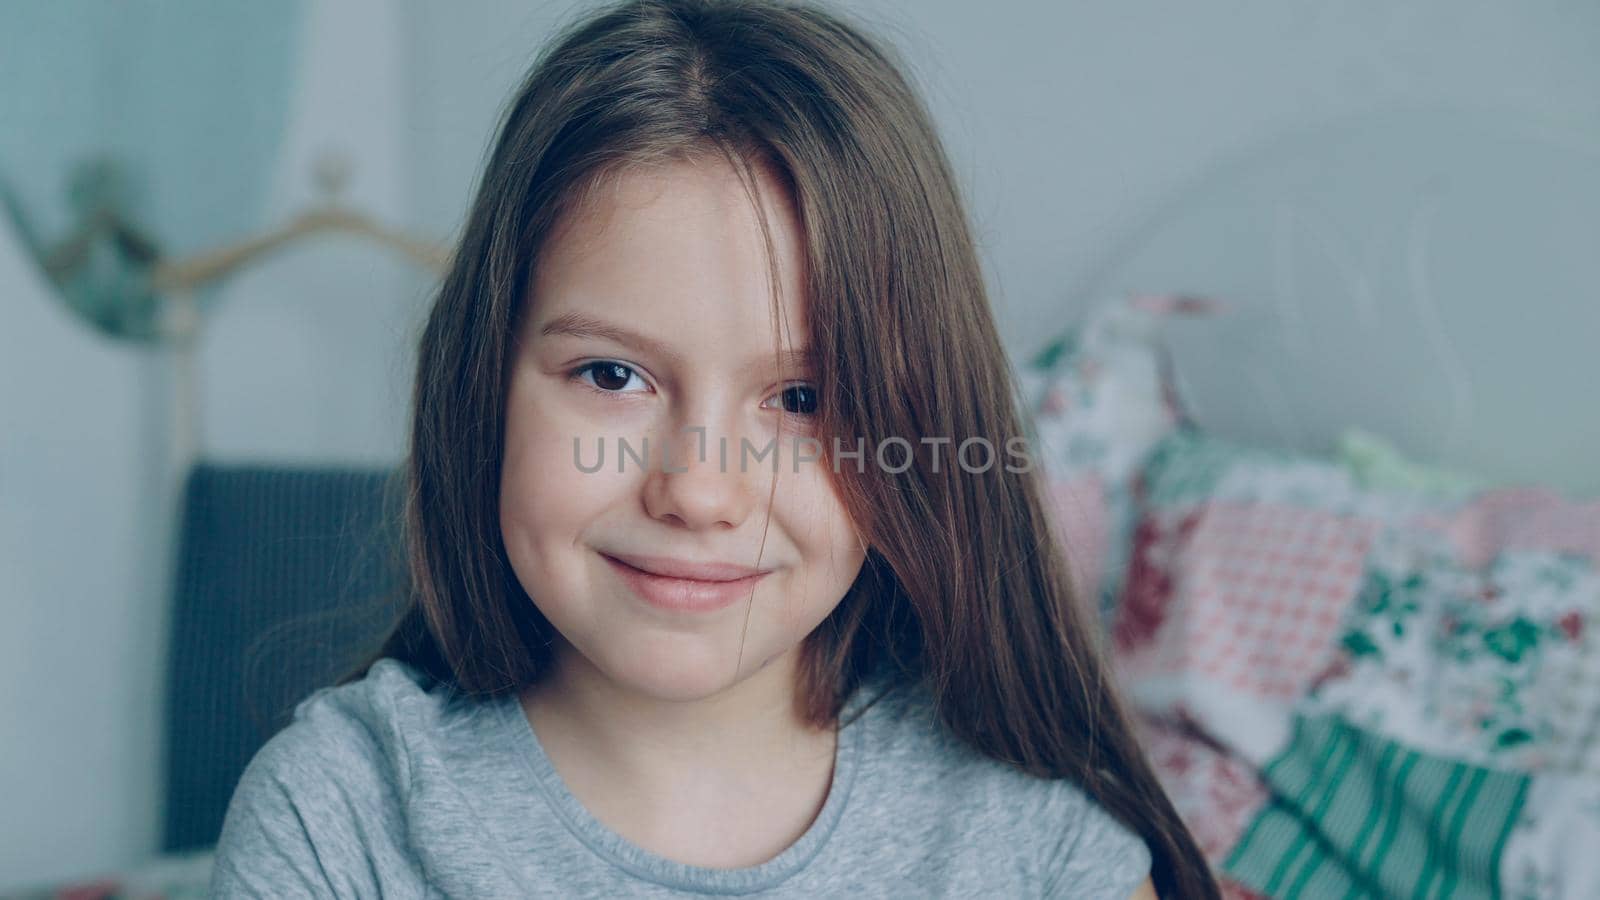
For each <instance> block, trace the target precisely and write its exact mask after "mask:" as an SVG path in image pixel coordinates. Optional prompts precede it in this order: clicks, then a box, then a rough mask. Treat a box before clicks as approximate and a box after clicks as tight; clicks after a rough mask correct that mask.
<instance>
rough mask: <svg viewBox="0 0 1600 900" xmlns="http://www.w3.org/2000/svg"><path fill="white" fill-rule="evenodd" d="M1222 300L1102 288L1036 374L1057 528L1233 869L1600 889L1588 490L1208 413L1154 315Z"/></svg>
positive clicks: (1128, 680) (1337, 890)
mask: <svg viewBox="0 0 1600 900" xmlns="http://www.w3.org/2000/svg"><path fill="white" fill-rule="evenodd" d="M1217 311H1219V310H1218V308H1217V307H1216V306H1215V305H1214V304H1210V303H1207V302H1204V301H1198V300H1192V299H1187V298H1171V297H1147V298H1137V299H1135V300H1133V301H1131V302H1114V303H1112V304H1108V305H1106V306H1104V307H1102V308H1100V309H1098V310H1097V311H1096V312H1095V313H1094V314H1093V315H1091V316H1090V317H1089V318H1088V319H1087V320H1086V321H1085V322H1083V323H1081V324H1080V326H1079V327H1077V328H1076V329H1074V330H1073V331H1072V332H1071V333H1070V334H1069V335H1067V336H1066V337H1065V338H1064V339H1063V341H1061V342H1059V343H1058V344H1057V345H1056V346H1055V347H1053V348H1052V349H1051V351H1050V352H1049V353H1047V354H1046V356H1045V357H1044V358H1042V359H1041V360H1039V361H1038V363H1037V364H1036V365H1035V367H1034V369H1033V370H1032V373H1031V374H1030V376H1029V377H1030V379H1031V382H1030V389H1031V390H1032V392H1033V397H1034V399H1035V401H1036V404H1037V406H1036V408H1035V417H1036V419H1037V425H1038V428H1039V431H1040V434H1039V436H1038V437H1039V441H1040V443H1041V444H1042V453H1041V455H1042V456H1044V457H1045V458H1046V459H1047V463H1046V467H1047V471H1048V472H1049V477H1050V483H1051V485H1052V492H1053V496H1054V497H1055V503H1056V513H1057V519H1058V526H1059V528H1060V532H1061V533H1060V538H1061V540H1062V541H1063V542H1064V543H1065V544H1066V548H1067V551H1068V555H1069V557H1070V558H1071V559H1072V561H1073V563H1074V565H1075V566H1076V567H1077V568H1078V570H1079V578H1080V586H1081V587H1082V588H1083V589H1084V591H1085V593H1086V595H1087V596H1090V597H1094V598H1096V599H1097V600H1098V601H1099V603H1098V605H1099V607H1100V609H1101V610H1102V612H1103V614H1104V616H1105V622H1106V625H1107V628H1108V630H1109V633H1110V645H1111V647H1112V648H1113V652H1114V659H1115V664H1116V667H1117V670H1118V675H1119V678H1120V680H1121V683H1122V685H1123V688H1124V690H1125V692H1126V694H1127V695H1128V697H1129V699H1130V700H1131V701H1132V702H1133V704H1134V706H1135V707H1136V708H1137V709H1138V710H1139V712H1140V714H1141V717H1142V722H1141V725H1142V728H1143V731H1144V734H1145V738H1146V741H1147V745H1148V748H1149V751H1150V753H1151V756H1152V759H1153V761H1154V762H1155V764H1156V766H1157V768H1158V771H1159V773H1160V774H1161V776H1162V778H1163V781H1164V782H1165V784H1166V786H1167V788H1168V790H1169V792H1170V793H1171V795H1172V796H1173V799H1174V802H1175V803H1176V804H1177V806H1178V808H1179V812H1180V813H1181V814H1182V815H1183V816H1184V817H1185V819H1186V821H1187V822H1188V823H1189V825H1190V827H1191V829H1192V830H1193V831H1194V832H1195V834H1196V837H1197V839H1198V840H1199V841H1200V843H1201V845H1202V847H1203V848H1204V849H1205V851H1206V853H1207V854H1208V856H1209V857H1210V859H1211V860H1212V862H1213V864H1214V865H1215V866H1216V868H1217V870H1218V872H1219V875H1220V876H1221V877H1222V878H1223V879H1224V883H1225V885H1226V887H1227V888H1228V890H1229V891H1230V892H1231V893H1232V894H1233V895H1234V896H1239V897H1251V896H1263V897H1318V898H1321V897H1398V896H1404V897H1478V896H1482V897H1514V898H1535V897H1537V898H1545V897H1574V898H1576V897H1600V852H1597V851H1600V637H1597V631H1600V629H1597V627H1596V626H1597V625H1600V501H1581V500H1572V499H1568V498H1564V497H1562V496H1560V495H1558V494H1556V493H1554V492H1551V491H1547V490H1542V489H1536V488H1498V489H1496V488H1485V487H1483V486H1482V485H1481V484H1480V483H1478V482H1475V481H1472V480H1470V479H1449V478H1442V477H1429V478H1421V477H1412V476H1416V475H1417V474H1418V471H1419V467H1417V466H1415V465H1414V464H1409V463H1405V462H1404V461H1403V460H1400V459H1399V458H1398V455H1397V454H1391V457H1390V459H1389V460H1388V461H1387V462H1388V463H1389V465H1387V466H1385V465H1384V464H1383V462H1384V461H1383V460H1379V461H1378V463H1377V464H1376V465H1375V464H1374V459H1373V456H1372V453H1373V448H1374V447H1375V446H1376V447H1378V448H1379V449H1380V451H1381V449H1382V444H1381V441H1377V439H1374V438H1370V437H1366V438H1364V439H1363V440H1361V441H1358V440H1356V439H1355V438H1354V436H1352V438H1351V439H1350V440H1347V441H1346V442H1345V444H1344V448H1345V450H1347V451H1353V448H1355V447H1357V446H1358V445H1359V446H1360V447H1361V448H1362V453H1361V455H1360V456H1357V455H1356V454H1355V453H1354V452H1347V453H1345V454H1344V455H1343V456H1342V457H1340V458H1328V459H1319V458H1310V457H1305V456H1301V455H1297V454H1292V453H1288V452H1285V451H1281V450H1276V449H1267V448H1256V447H1249V446H1244V445H1239V444H1234V443H1230V442H1228V441H1226V440H1223V439H1220V438H1218V437H1216V436H1212V435H1208V434H1206V433H1204V432H1203V431H1201V430H1200V429H1199V428H1197V427H1196V426H1195V425H1194V423H1193V422H1192V421H1191V420H1190V418H1189V417H1188V416H1187V415H1186V413H1185V411H1184V408H1183V405H1182V401H1181V398H1180V397H1179V396H1178V395H1177V392H1176V391H1175V390H1174V388H1173V386H1172V385H1173V383H1174V379H1173V378H1172V372H1171V366H1170V363H1169V362H1168V360H1167V356H1166V354H1165V352H1164V351H1163V349H1162V347H1161V343H1160V340H1159V337H1160V332H1161V328H1162V327H1163V323H1164V322H1165V321H1167V320H1170V319H1171V318H1172V317H1174V316H1177V315H1184V314H1191V315H1192V314H1210V313H1215V312H1217ZM1401 474H1404V475H1406V476H1408V477H1398V476H1400V475H1401ZM1433 474H1437V473H1433Z"/></svg>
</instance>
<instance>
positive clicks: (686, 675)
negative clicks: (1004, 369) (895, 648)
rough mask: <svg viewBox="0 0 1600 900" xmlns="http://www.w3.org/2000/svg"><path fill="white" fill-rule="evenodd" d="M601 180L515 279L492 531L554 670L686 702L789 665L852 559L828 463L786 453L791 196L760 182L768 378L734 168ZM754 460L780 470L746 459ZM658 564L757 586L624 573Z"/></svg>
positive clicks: (800, 362)
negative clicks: (526, 287)
mask: <svg viewBox="0 0 1600 900" xmlns="http://www.w3.org/2000/svg"><path fill="white" fill-rule="evenodd" d="M613 184H614V187H611V188H608V189H606V190H604V191H601V192H599V193H597V194H595V195H594V198H593V200H592V201H591V203H590V204H589V205H588V207H587V208H584V209H580V210H577V211H575V212H574V213H573V214H572V215H571V216H570V217H569V218H568V219H567V220H566V221H565V222H563V223H562V225H561V227H559V228H558V229H557V231H556V233H554V234H552V235H551V236H550V238H549V240H547V242H546V243H545V247H544V250H543V252H542V254H541V256H540V258H539V260H538V262H537V265H536V271H535V272H534V273H533V277H532V285H531V294H530V297H529V302H530V304H531V306H530V308H529V309H528V311H527V314H526V316H525V318H524V323H523V326H522V329H521V331H520V333H519V335H518V347H517V349H516V351H515V360H514V363H513V372H512V376H511V382H510V386H509V394H508V397H507V408H506V440H505V459H504V467H503V470H502V476H501V483H500V525H501V531H502V534H503V537H504V540H505V545H506V550H507V553H508V555H509V558H510V561H511V565H512V568H513V569H514V570H515V572H516V575H517V579H518V580H519V581H520V582H521V584H522V587H523V589H524V590H526V591H527V593H528V595H529V596H530V597H532V598H533V601H534V603H536V604H537V605H538V607H539V609H540V610H541V611H542V612H543V613H544V615H545V616H546V617H547V618H548V619H549V620H550V622H551V623H552V624H554V625H555V627H556V629H557V630H559V631H560V633H561V637H562V638H564V639H565V642H564V643H563V642H562V641H560V640H558V641H557V642H556V646H555V648H554V649H555V651H556V654H557V666H558V669H559V670H560V671H562V672H563V673H565V674H573V672H574V670H573V669H572V668H571V667H573V666H577V667H580V668H581V669H583V674H585V675H588V676H593V675H596V674H598V675H599V676H601V677H603V678H604V679H606V680H607V681H609V682H611V683H614V684H616V685H618V686H624V687H626V688H628V689H630V690H634V691H639V692H643V693H646V694H649V695H652V696H655V697H659V698H662V699H680V700H686V699H695V698H700V697H706V696H709V695H711V694H713V693H715V692H718V691H720V690H722V689H724V688H727V687H729V686H730V685H732V684H734V683H736V682H739V681H741V680H742V679H745V678H746V677H748V676H750V675H751V673H753V672H755V671H757V670H758V669H761V668H762V667H764V666H766V665H767V664H769V663H772V662H774V661H782V662H783V663H785V665H784V666H780V667H774V668H773V669H772V670H769V671H772V672H774V674H777V673H779V672H785V671H789V670H790V666H792V663H793V661H794V659H795V652H796V650H797V645H798V644H799V643H800V641H801V639H802V638H804V637H805V636H806V635H807V634H809V633H810V632H811V631H812V629H814V628H815V627H816V626H817V625H818V623H820V622H821V621H822V620H823V619H824V618H825V617H826V616H827V615H828V614H829V613H830V612H831V611H832V610H833V609H834V607H835V606H836V605H837V604H838V603H839V601H840V599H841V598H842V597H843V595H844V593H845V591H846V589H847V588H848V587H849V586H850V584H851V582H852V581H853V580H854V579H855V577H856V575H857V573H858V572H859V571H860V569H861V565H862V562H863V559H864V555H865V551H864V548H863V547H862V545H861V543H860V541H859V539H858V537H857V534H856V531H855V529H854V527H853V525H852V523H851V521H850V519H849V516H848V515H847V514H846V512H845V509H844V507H843V505H842V504H841V502H840V500H839V497H838V495H837V493H836V492H835V490H834V486H833V481H832V472H831V471H830V469H829V468H828V464H827V463H826V462H821V461H801V462H798V463H797V462H796V456H795V454H794V452H793V451H794V449H795V446H796V439H797V438H800V437H803V436H806V435H808V434H811V433H812V427H811V421H810V417H809V415H808V413H809V412H811V411H814V409H815V407H814V397H815V395H814V394H812V393H811V392H810V390H809V388H811V387H813V386H814V382H813V381H812V378H813V376H812V373H811V371H810V370H809V368H808V366H807V364H806V362H805V359H804V349H805V347H806V342H807V340H808V338H809V335H808V334H807V332H806V330H805V329H806V324H805V315H804V312H805V310H804V306H803V303H804V298H803V297H802V296H801V287H802V278H801V275H802V269H801V267H802V266H803V265H804V246H803V244H802V241H803V235H802V234H801V232H800V223H799V221H798V219H797V217H796V215H795V212H794V209H793V207H792V205H791V202H790V201H789V199H788V197H787V196H785V194H784V193H783V192H782V191H781V190H779V189H777V187H776V185H775V183H774V182H772V181H771V180H770V176H768V175H765V174H764V175H763V177H762V179H761V180H760V182H759V187H760V191H759V192H760V194H761V196H762V203H763V205H764V207H765V208H766V209H767V211H768V219H769V223H770V227H771V231H772V240H773V251H774V255H775V263H776V265H777V266H778V274H779V281H780V282H781V283H782V286H783V290H782V297H783V302H782V309H783V315H784V317H785V318H786V320H787V321H786V323H783V324H782V326H781V327H782V328H783V337H784V338H785V340H784V341H783V349H784V350H785V351H798V354H797V355H795V356H794V357H792V358H786V359H785V361H784V363H783V365H781V366H780V365H779V364H778V362H777V361H776V360H775V359H774V348H775V347H776V346H777V345H778V340H777V338H778V327H777V326H776V325H775V323H774V322H773V321H772V308H773V307H772V292H771V286H770V284H769V280H768V270H767V261H766V260H767V257H766V252H765V246H764V244H763V241H762V233H761V228H760V224H759V222H758V220H757V219H756V214H755V211H754V210H753V209H751V208H750V204H749V201H748V198H747V196H746V194H745V193H744V191H743V189H742V188H741V186H740V183H739V181H738V179H737V177H736V175H735V173H734V170H733V169H732V167H731V166H729V165H728V164H727V163H725V162H723V161H721V160H717V161H715V162H711V161H704V162H698V163H692V164H691V163H675V164H673V165H671V166H668V167H664V168H661V169H656V170H642V169H640V170H634V171H631V172H629V173H628V174H626V175H624V176H623V177H622V178H621V179H619V180H618V181H616V182H614V183H613ZM701 429H703V432H701V431H700V430H701ZM702 434H703V437H702ZM619 439H622V440H624V441H626V442H627V444H628V445H629V447H630V448H631V450H632V453H633V454H634V455H631V456H622V455H621V454H620V453H619ZM724 441H725V442H726V447H727V453H726V461H725V462H724V460H723V453H722V449H721V448H722V446H723V443H724ZM575 442H576V447H575ZM646 442H648V444H647V447H648V456H647V457H645V453H644V452H643V451H644V449H645V448H646ZM664 445H665V446H666V447H669V448H670V451H669V453H670V455H669V456H668V458H667V459H666V461H665V462H663V458H662V451H663V446H664ZM769 446H775V447H776V452H777V454H778V457H779V459H778V466H777V473H776V474H774V472H773V460H772V456H771V454H770V452H768V455H766V456H764V457H760V456H758V454H759V453H761V452H762V451H769ZM702 447H703V448H704V449H703V452H702ZM602 448H603V449H602ZM741 450H743V459H744V465H743V467H742V470H741ZM801 451H802V452H803V453H806V454H809V456H819V455H821V454H819V453H817V452H816V447H815V445H812V446H810V447H807V446H806V445H805V444H804V442H803V441H802V442H801ZM602 453H603V457H602ZM638 457H645V459H644V462H643V463H641V462H640V461H639V459H638ZM602 458H603V464H602V465H600V467H599V469H598V470H596V471H583V470H584V469H594V467H595V464H596V462H597V460H600V459H602ZM619 461H620V463H621V465H620V469H621V471H619ZM580 464H581V468H580ZM845 464H852V463H850V462H846V463H845ZM797 469H798V471H797ZM774 481H776V483H775V484H774ZM769 520H770V521H769ZM758 556H759V561H758ZM624 560H626V561H631V562H632V563H634V565H633V566H629V565H628V564H627V563H626V562H624ZM674 563H677V564H681V565H687V566H695V565H705V564H724V565H729V566H736V567H742V568H747V569H755V570H759V571H760V572H764V573H765V574H761V575H759V576H758V577H755V578H751V579H744V580H741V581H739V582H738V583H736V584H732V585H727V584H723V585H721V586H716V585H708V584H706V583H705V582H704V581H701V580H691V581H685V580H681V579H677V578H665V577H662V576H661V575H649V574H644V573H643V572H641V571H640V570H641V569H644V570H648V571H656V572H658V573H665V574H667V575H672V574H682V573H674V572H672V571H670V569H671V566H672V565H673V564H674ZM695 574H699V575H702V576H704V577H706V578H717V579H727V578H730V577H732V576H734V575H736V574H738V573H737V572H722V573H706V572H699V573H695ZM729 598H733V599H731V600H730V599H729ZM675 602H682V603H688V604H695V605H698V606H700V607H707V606H709V607H710V608H696V609H684V608H681V607H675V606H674V605H673V604H674V603H675ZM786 687H787V686H786Z"/></svg>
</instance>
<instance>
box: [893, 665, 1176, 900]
mask: <svg viewBox="0 0 1600 900" xmlns="http://www.w3.org/2000/svg"><path fill="white" fill-rule="evenodd" d="M882 703H883V708H882V710H881V711H878V713H877V715H876V719H875V722H874V741H873V743H874V745H875V747H874V751H873V753H874V756H875V757H878V758H877V759H875V760H874V762H873V765H874V766H880V765H881V766H884V767H887V769H888V771H890V772H893V773H894V774H893V775H892V779H893V780H894V781H895V782H897V783H898V787H899V788H900V789H901V790H903V791H905V792H906V794H905V795H906V796H912V795H914V796H917V797H920V798H923V799H921V800H918V801H916V802H919V803H924V804H931V805H932V806H933V807H935V808H934V809H929V810H925V812H927V813H928V814H929V815H930V816H931V817H934V818H935V819H942V820H943V821H945V822H951V823H956V822H959V823H961V827H962V828H963V829H964V830H965V829H973V830H975V831H978V832H981V833H983V834H984V835H985V838H984V839H985V840H986V841H993V842H994V843H996V845H997V846H1004V847H1005V848H1007V851H1008V852H1011V853H1015V854H1018V855H1019V856H1021V857H1023V858H1025V859H1026V860H1027V866H1028V868H1029V869H1030V870H1031V871H1033V872H1034V873H1035V877H1037V878H1038V879H1039V880H1040V882H1041V883H1042V884H1043V885H1044V887H1045V896H1067V897H1083V898H1089V897H1094V898H1100V897H1104V898H1108V900H1128V898H1130V897H1132V896H1134V892H1135V891H1136V890H1137V889H1138V888H1139V887H1140V885H1142V884H1143V882H1144V880H1145V878H1146V877H1147V876H1148V875H1149V872H1150V851H1149V848H1148V847H1147V846H1146V845H1145V843H1144V841H1143V839H1141V838H1140V837H1139V835H1138V834H1136V833H1135V832H1133V831H1132V830H1130V829H1129V828H1128V827H1127V826H1125V825H1123V824H1122V823H1121V822H1120V821H1118V820H1117V819H1116V817H1114V816H1112V815H1111V814H1110V813H1109V812H1108V811H1106V810H1105V808H1103V807H1102V806H1101V805H1100V804H1099V803H1097V802H1096V801H1095V800H1094V799H1093V798H1092V797H1090V796H1089V795H1088V793H1087V792H1085V791H1084V790H1083V788H1082V787H1081V786H1080V785H1079V784H1078V782H1076V781H1074V780H1072V779H1069V778H1040V777H1038V776H1035V775H1031V774H1029V773H1027V772H1024V771H1022V770H1021V769H1019V768H1017V767H1015V766H1012V765H1009V764H1007V763H1004V762H1002V761H1000V760H997V759H994V758H992V757H989V756H986V755H984V754H982V753H980V752H978V751H977V750H975V749H973V748H971V747H970V746H968V745H967V744H965V743H964V742H962V741H961V740H960V739H959V738H957V737H956V736H955V735H954V734H953V733H951V732H950V730H949V729H948V728H947V727H945V726H944V724H943V723H942V722H941V721H940V720H939V719H938V714H937V710H936V708H935V706H934V703H933V700H932V696H931V693H930V692H929V691H928V689H927V688H926V687H924V686H921V685H917V684H912V683H906V684H903V685H901V686H898V687H896V689H895V690H894V691H892V692H890V693H889V694H888V695H886V696H885V698H884V701H882Z"/></svg>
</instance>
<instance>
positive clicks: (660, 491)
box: [644, 419, 763, 531]
mask: <svg viewBox="0 0 1600 900" xmlns="http://www.w3.org/2000/svg"><path fill="white" fill-rule="evenodd" d="M701 422H706V420H705V419H701V420H699V421H697V422H693V423H686V422H681V421H680V422H678V423H675V424H674V425H673V426H672V431H670V432H664V433H659V435H658V438H657V439H659V440H661V441H662V442H663V445H664V447H665V448H666V450H667V453H668V455H667V457H666V459H665V460H663V458H662V457H661V455H660V454H659V453H658V452H657V451H656V450H655V449H654V448H653V447H652V448H651V455H652V457H653V459H652V460H651V464H650V466H649V475H648V476H647V478H646V480H645V486H644V505H645V511H646V512H647V513H649V515H650V516H651V518H654V519H658V520H661V521H663V522H668V523H671V524H674V525H677V526H679V527H682V528H691V529H694V530H703V529H723V530H730V531H731V530H733V529H735V528H738V527H739V526H740V524H742V523H743V522H744V521H745V519H746V518H748V517H749V516H750V514H751V511H752V510H753V509H754V508H755V506H756V503H757V496H758V495H757V492H756V490H755V485H754V484H753V483H752V478H754V477H757V476H758V475H759V473H760V472H762V471H763V469H762V468H761V467H760V466H754V465H752V466H749V467H748V470H749V471H740V467H739V437H738V436H736V435H733V434H730V433H729V432H728V431H727V430H720V431H719V430H718V429H717V428H716V427H713V426H712V425H711V424H710V423H707V425H706V426H705V427H704V428H703V429H702V428H701V427H700V423H701ZM691 425H692V427H691ZM724 437H725V438H726V446H727V453H726V455H725V457H724V454H723V453H722V446H723V445H722V439H723V438H724ZM651 443H652V444H653V443H655V441H654V440H652V441H651Z"/></svg>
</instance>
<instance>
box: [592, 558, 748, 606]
mask: <svg viewBox="0 0 1600 900" xmlns="http://www.w3.org/2000/svg"><path fill="white" fill-rule="evenodd" d="M600 555H601V556H602V557H604V558H605V561H606V562H607V563H608V564H609V565H610V566H611V568H612V569H613V570H614V571H616V573H617V574H618V575H620V576H621V577H622V580H623V581H625V582H627V584H628V587H630V588H632V589H633V592H634V593H635V594H637V595H638V596H639V598H640V599H641V600H643V601H645V602H646V603H648V604H650V605H651V606H654V607H656V608H658V609H664V610H668V611H671V612H691V613H697V612H712V611H715V610H719V609H722V608H724V607H726V606H730V605H732V604H733V603H735V602H737V601H739V600H742V599H745V598H748V597H749V596H750V592H751V591H753V590H754V589H755V586H756V585H757V584H758V583H759V582H760V581H761V579H763V578H765V577H767V575H769V574H771V573H770V571H769V570H763V569H752V568H750V567H749V566H737V565H732V564H730V563H692V562H688V561H686V560H678V559H670V558H667V557H659V556H627V557H616V556H612V555H610V554H608V553H602V554H600ZM647 566H648V568H645V567H647Z"/></svg>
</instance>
